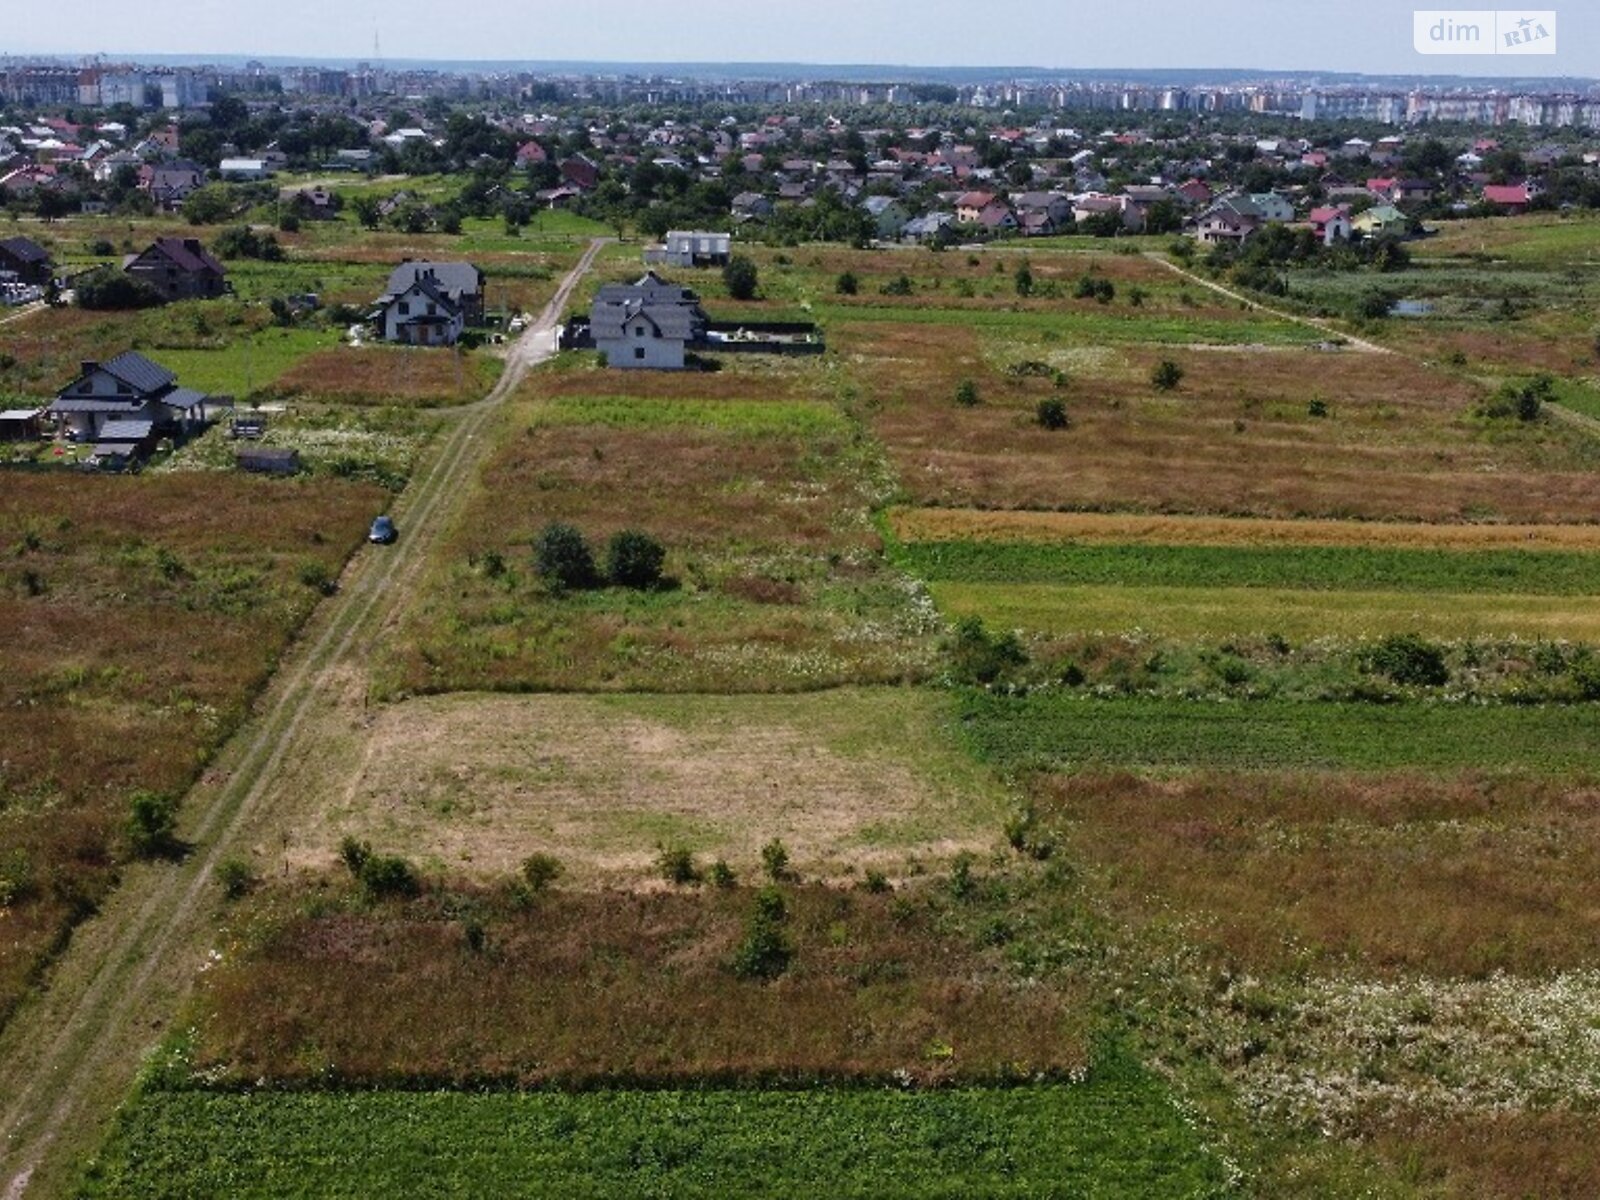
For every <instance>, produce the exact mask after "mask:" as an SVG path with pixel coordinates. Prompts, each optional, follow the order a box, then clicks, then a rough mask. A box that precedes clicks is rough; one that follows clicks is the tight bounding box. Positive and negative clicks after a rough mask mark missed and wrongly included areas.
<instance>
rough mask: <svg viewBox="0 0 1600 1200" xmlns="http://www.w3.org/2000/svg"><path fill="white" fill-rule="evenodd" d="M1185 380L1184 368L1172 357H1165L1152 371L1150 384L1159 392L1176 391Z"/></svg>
mask: <svg viewBox="0 0 1600 1200" xmlns="http://www.w3.org/2000/svg"><path fill="white" fill-rule="evenodd" d="M1182 382H1183V368H1182V367H1180V366H1179V365H1178V364H1177V363H1175V362H1173V361H1172V360H1171V359H1170V358H1163V359H1162V360H1161V361H1160V362H1158V363H1157V364H1156V365H1155V369H1154V370H1152V371H1151V372H1150V384H1151V386H1152V387H1154V388H1155V389H1156V391H1158V392H1171V391H1176V390H1177V387H1178V385H1179V384H1180V383H1182Z"/></svg>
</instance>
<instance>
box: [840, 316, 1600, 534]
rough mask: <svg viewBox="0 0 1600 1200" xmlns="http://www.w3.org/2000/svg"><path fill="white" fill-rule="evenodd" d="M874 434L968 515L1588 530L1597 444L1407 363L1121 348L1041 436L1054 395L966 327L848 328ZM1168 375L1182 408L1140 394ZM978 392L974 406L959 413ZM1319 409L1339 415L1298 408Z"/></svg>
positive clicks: (845, 346)
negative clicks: (1484, 412) (1055, 427)
mask: <svg viewBox="0 0 1600 1200" xmlns="http://www.w3.org/2000/svg"><path fill="white" fill-rule="evenodd" d="M833 336H834V344H835V348H836V349H839V350H840V351H841V352H842V353H843V354H845V355H846V356H847V357H848V358H849V359H850V360H851V361H852V364H853V366H854V368H855V371H856V376H857V378H858V380H859V387H860V392H861V395H862V397H863V399H864V401H865V402H866V403H867V405H868V406H869V408H870V409H872V410H873V411H871V412H870V421H871V424H872V426H873V428H874V430H875V432H876V433H877V434H878V435H879V437H881V438H882V439H883V441H884V442H885V443H886V445H887V448H888V452H889V455H890V458H891V460H892V461H893V462H894V464H895V466H896V467H897V468H898V471H899V474H900V478H901V482H902V484H903V486H904V488H905V489H906V491H907V492H908V493H909V496H910V498H911V499H912V500H913V501H914V502H916V503H921V504H927V505H936V506H950V507H971V508H1037V509H1087V510H1135V511H1156V512H1178V513H1220V514H1228V515H1248V516H1260V517H1276V518H1299V517H1339V518H1358V519H1366V520H1390V519H1401V520H1412V521H1446V522H1456V521H1484V520H1506V521H1513V522H1547V521H1548V522H1591V521H1595V520H1596V519H1600V502H1597V500H1596V498H1595V494H1594V489H1593V486H1592V480H1593V475H1592V464H1593V461H1594V458H1595V448H1594V446H1593V445H1592V443H1591V442H1590V441H1588V440H1587V439H1586V435H1584V434H1582V433H1579V432H1576V431H1572V430H1568V429H1565V428H1563V427H1559V426H1556V425H1554V424H1552V423H1549V422H1542V423H1540V424H1539V425H1537V426H1534V427H1516V428H1513V427H1511V426H1513V425H1515V424H1516V423H1515V422H1511V423H1504V422H1502V423H1498V424H1494V425H1490V424H1487V423H1485V422H1483V421H1481V420H1480V419H1477V418H1473V417H1472V416H1470V412H1471V410H1472V408H1473V407H1474V406H1475V405H1476V404H1477V403H1478V401H1479V400H1480V399H1481V393H1480V392H1479V390H1478V389H1477V387H1476V385H1474V384H1472V383H1470V382H1467V381H1463V380H1460V379H1457V378H1455V377H1453V376H1450V375H1444V374H1439V373H1435V372H1431V371H1428V370H1426V369H1424V368H1422V367H1420V366H1418V365H1416V364H1413V363H1409V362H1407V361H1404V360H1402V359H1399V358H1398V357H1396V356H1388V355H1375V354H1337V353H1319V352H1315V351H1300V352H1272V353H1249V352H1244V353H1235V354H1206V353H1197V352H1193V351H1185V350H1165V351H1163V350H1157V349H1153V348H1148V349H1133V348H1129V349H1123V350H1118V351H1116V352H1114V353H1112V354H1111V355H1102V356H1101V357H1102V358H1103V359H1105V360H1106V361H1104V362H1101V363H1098V364H1097V365H1096V366H1095V368H1094V369H1093V370H1092V372H1091V373H1090V374H1088V375H1078V374H1076V373H1074V372H1073V371H1072V370H1071V369H1070V368H1069V374H1071V375H1073V379H1072V382H1071V384H1070V385H1069V386H1068V387H1067V388H1066V390H1065V391H1064V393H1061V394H1062V395H1063V396H1064V399H1065V400H1066V403H1067V407H1068V411H1069V413H1070V415H1071V418H1072V421H1073V426H1072V428H1071V429H1068V430H1065V431H1058V432H1050V431H1046V430H1043V429H1040V428H1039V427H1038V426H1037V425H1036V424H1035V423H1034V422H1033V420H1032V414H1033V408H1034V405H1035V404H1036V403H1037V401H1038V400H1039V399H1040V398H1042V397H1043V396H1044V395H1047V394H1055V392H1054V389H1053V388H1051V386H1050V384H1049V383H1048V382H1047V381H1045V380H1039V379H1027V380H1013V379H1009V378H1007V377H1005V376H1004V374H1003V373H1002V372H1001V371H1000V370H998V369H995V368H994V367H993V366H991V365H990V363H989V362H988V361H987V359H986V356H985V347H984V344H983V343H982V342H981V341H980V337H979V335H978V334H977V333H976V332H974V331H971V330H965V331H964V330H959V329H948V328H940V329H931V328H927V327H917V326H894V325H888V324H876V325H874V326H872V327H871V328H862V327H852V326H843V327H841V328H840V329H838V330H837V331H836V332H835V333H834V335H833ZM1163 357H1171V358H1174V359H1176V360H1177V361H1178V362H1179V363H1180V364H1181V365H1182V366H1183V367H1184V369H1185V371H1186V372H1187V375H1186V377H1185V379H1184V381H1183V384H1182V387H1181V388H1180V389H1179V390H1178V391H1177V392H1175V393H1172V394H1170V395H1166V396H1161V395H1157V394H1156V393H1154V392H1153V390H1152V389H1151V387H1150V384H1149V373H1150V370H1151V368H1152V366H1153V365H1154V364H1155V363H1156V362H1157V361H1158V360H1159V359H1161V358H1163ZM962 379H972V380H973V381H974V382H975V383H976V384H977V385H978V388H979V391H980V394H981V396H982V397H983V403H982V404H981V405H979V406H978V407H975V408H961V407H959V406H958V405H956V404H955V403H954V401H953V399H952V397H953V396H954V394H955V390H956V387H957V385H958V383H959V382H960V381H961V380H962ZM1317 396H1320V397H1322V398H1324V399H1325V400H1326V402H1327V403H1328V405H1329V407H1330V409H1331V415H1330V416H1329V417H1327V418H1323V419H1318V418H1313V417H1311V416H1309V415H1308V413H1307V404H1308V402H1309V400H1310V399H1311V398H1313V397H1317Z"/></svg>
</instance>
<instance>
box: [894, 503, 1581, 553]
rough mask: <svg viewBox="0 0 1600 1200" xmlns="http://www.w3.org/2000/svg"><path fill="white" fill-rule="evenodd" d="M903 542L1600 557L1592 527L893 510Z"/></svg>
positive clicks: (971, 510)
mask: <svg viewBox="0 0 1600 1200" xmlns="http://www.w3.org/2000/svg"><path fill="white" fill-rule="evenodd" d="M886 525H887V529H888V531H889V532H890V533H892V534H893V535H894V536H895V537H897V538H899V539H900V540H901V541H904V542H908V543H909V542H961V541H973V542H991V541H998V542H1044V543H1068V542H1070V543H1075V544H1076V543H1081V544H1102V545H1118V546H1123V545H1127V546H1132V545H1156V546H1357V547H1365V548H1372V549H1378V548H1393V549H1402V550H1512V549H1515V550H1524V551H1537V550H1566V551H1578V550H1600V525H1502V524H1477V525H1468V524H1454V525H1421V524H1416V523H1414V522H1403V521H1331V520H1281V519H1273V518H1268V517H1199V516H1180V515H1175V514H1170V513H1078V512H1030V511H1018V510H1005V509H980V508H895V509H891V510H890V511H889V512H888V513H887V514H886Z"/></svg>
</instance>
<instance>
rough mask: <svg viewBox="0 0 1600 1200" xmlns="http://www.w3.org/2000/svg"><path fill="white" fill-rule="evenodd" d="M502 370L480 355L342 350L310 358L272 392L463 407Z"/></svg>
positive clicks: (344, 400)
mask: <svg viewBox="0 0 1600 1200" xmlns="http://www.w3.org/2000/svg"><path fill="white" fill-rule="evenodd" d="M499 369H500V362H499V360H498V359H495V358H492V357H490V356H488V355H485V354H483V353H481V352H479V353H472V354H470V355H466V356H464V355H459V354H456V353H455V352H453V351H450V350H444V349H409V348H395V347H381V346H373V347H365V348H363V349H359V350H358V349H354V348H352V347H349V346H339V347H336V348H334V349H329V350H319V351H317V352H316V353H314V354H310V355H307V356H306V357H305V358H303V359H301V360H300V361H299V362H298V363H296V364H295V365H294V366H293V367H291V368H289V370H288V371H286V372H284V373H283V374H282V375H280V376H279V377H278V380H277V382H276V383H274V384H273V385H272V387H271V388H270V389H269V390H270V392H271V394H272V395H274V396H281V397H285V398H290V397H300V398H305V399H313V400H332V401H336V402H339V403H343V404H414V405H418V406H423V407H426V406H431V405H448V404H464V403H467V402H469V401H472V400H477V399H480V398H481V397H482V396H483V394H484V392H485V391H486V390H487V389H488V388H489V387H491V386H493V383H494V378H495V376H497V375H498V374H499Z"/></svg>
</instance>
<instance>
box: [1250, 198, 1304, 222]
mask: <svg viewBox="0 0 1600 1200" xmlns="http://www.w3.org/2000/svg"><path fill="white" fill-rule="evenodd" d="M1246 198H1247V199H1248V200H1249V201H1250V203H1251V204H1253V205H1254V206H1255V209H1256V211H1257V212H1258V213H1260V214H1261V219H1262V220H1263V221H1278V222H1281V223H1283V224H1287V223H1288V222H1290V221H1292V220H1294V205H1293V204H1290V203H1289V200H1288V198H1287V197H1285V196H1280V195H1278V193H1277V192H1251V193H1250V195H1249V196H1248V197H1246Z"/></svg>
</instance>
